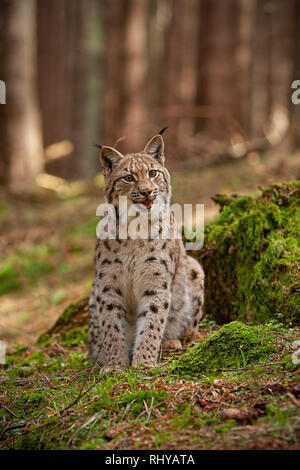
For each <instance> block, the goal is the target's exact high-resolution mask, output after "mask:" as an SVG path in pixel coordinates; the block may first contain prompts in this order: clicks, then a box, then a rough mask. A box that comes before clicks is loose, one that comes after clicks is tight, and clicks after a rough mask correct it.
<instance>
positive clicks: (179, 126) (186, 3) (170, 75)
mask: <svg viewBox="0 0 300 470" xmlns="http://www.w3.org/2000/svg"><path fill="white" fill-rule="evenodd" d="M198 3H199V2H198V0H182V1H180V2H178V1H177V0H173V2H172V4H171V5H172V16H171V21H170V25H169V31H168V35H167V46H166V53H165V55H166V58H165V70H166V73H165V85H164V104H165V106H166V108H167V115H172V112H171V109H170V108H171V107H172V105H175V106H176V107H178V110H179V112H177V113H176V118H174V119H172V121H171V122H170V126H171V133H172V138H173V140H174V143H175V144H176V147H177V149H178V150H181V149H183V150H184V148H185V147H186V143H187V141H188V139H190V138H191V137H192V136H193V134H194V124H195V119H194V117H193V115H191V114H190V110H189V106H190V105H194V104H195V102H196V95H197V78H198V77H197V66H198V41H197V38H198V17H197V9H198ZM168 109H170V111H169V112H168ZM179 156H180V152H178V157H179Z"/></svg>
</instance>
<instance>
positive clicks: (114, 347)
mask: <svg viewBox="0 0 300 470" xmlns="http://www.w3.org/2000/svg"><path fill="white" fill-rule="evenodd" d="M108 290H112V289H111V288H110V287H109V286H107V287H106V286H105V287H104V289H103V291H104V292H105V300H104V299H101V298H100V296H99V295H97V296H96V299H97V301H96V305H95V307H96V309H97V310H98V312H97V313H98V315H97V320H98V324H97V327H99V328H97V331H98V338H97V343H96V344H95V345H94V346H93V348H92V349H93V355H92V358H93V359H94V360H95V361H96V362H98V363H99V364H101V365H102V366H104V367H105V368H124V367H126V366H127V365H128V358H129V351H128V344H127V341H126V322H127V314H126V310H125V307H124V305H123V303H122V302H121V300H120V298H119V297H118V295H117V293H116V295H114V293H113V292H110V293H109V294H110V295H109V296H108ZM103 297H104V296H103ZM90 311H91V305H90ZM94 322H95V316H94ZM94 329H95V326H94ZM91 339H92V338H90V340H91ZM90 349H91V345H90Z"/></svg>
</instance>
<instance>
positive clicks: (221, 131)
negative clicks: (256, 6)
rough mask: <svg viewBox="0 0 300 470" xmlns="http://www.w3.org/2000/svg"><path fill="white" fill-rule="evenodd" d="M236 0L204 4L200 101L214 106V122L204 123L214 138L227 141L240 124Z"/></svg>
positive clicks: (202, 7)
mask: <svg viewBox="0 0 300 470" xmlns="http://www.w3.org/2000/svg"><path fill="white" fill-rule="evenodd" d="M237 26H238V8H237V2H236V0H226V1H222V0H203V1H202V2H201V31H202V35H201V37H202V44H201V46H202V47H201V60H202V64H203V65H202V71H201V74H200V80H199V83H200V86H201V90H200V93H199V96H200V102H201V103H202V104H205V105H207V106H209V107H211V113H212V115H213V118H212V119H207V120H205V122H204V128H205V130H207V132H208V133H209V135H210V137H211V138H213V139H214V138H215V139H219V138H221V139H227V138H228V137H229V135H228V134H230V133H231V129H232V128H235V127H236V124H237V109H238V102H237V91H236V83H237V80H238V79H237V77H236V75H235V72H236V46H237V41H238V27H237Z"/></svg>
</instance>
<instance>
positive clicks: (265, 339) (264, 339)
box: [174, 321, 275, 375]
mask: <svg viewBox="0 0 300 470" xmlns="http://www.w3.org/2000/svg"><path fill="white" fill-rule="evenodd" d="M273 339H274V338H273V335H272V333H271V332H270V330H269V329H267V328H266V327H263V326H262V325H258V326H249V325H246V324H244V323H241V322H238V321H234V322H231V323H228V324H227V325H224V326H223V327H222V328H221V329H220V330H219V331H217V332H216V333H214V334H213V335H212V336H210V337H209V338H208V339H206V340H204V341H203V343H201V344H199V345H197V346H194V347H193V348H191V349H189V350H188V351H187V352H186V353H185V354H183V355H182V356H181V357H180V358H179V359H178V361H177V362H176V364H175V366H174V370H175V371H176V372H179V373H180V374H188V375H195V374H196V375H197V374H202V373H205V372H207V371H213V370H218V369H224V368H231V367H245V366H247V365H248V364H254V363H258V362H263V361H265V360H268V359H269V358H270V355H271V354H272V353H273V352H274V351H275V349H274V347H273V346H272V342H273Z"/></svg>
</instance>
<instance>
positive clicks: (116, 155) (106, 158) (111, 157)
mask: <svg viewBox="0 0 300 470" xmlns="http://www.w3.org/2000/svg"><path fill="white" fill-rule="evenodd" d="M122 158H123V155H122V154H121V153H120V152H118V151H117V150H115V149H113V148H112V147H101V149H100V154H99V159H100V163H101V165H102V167H103V170H104V172H105V173H108V174H109V173H111V172H112V170H113V169H114V168H115V167H116V166H117V165H118V164H119V163H120V161H121V160H122Z"/></svg>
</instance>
